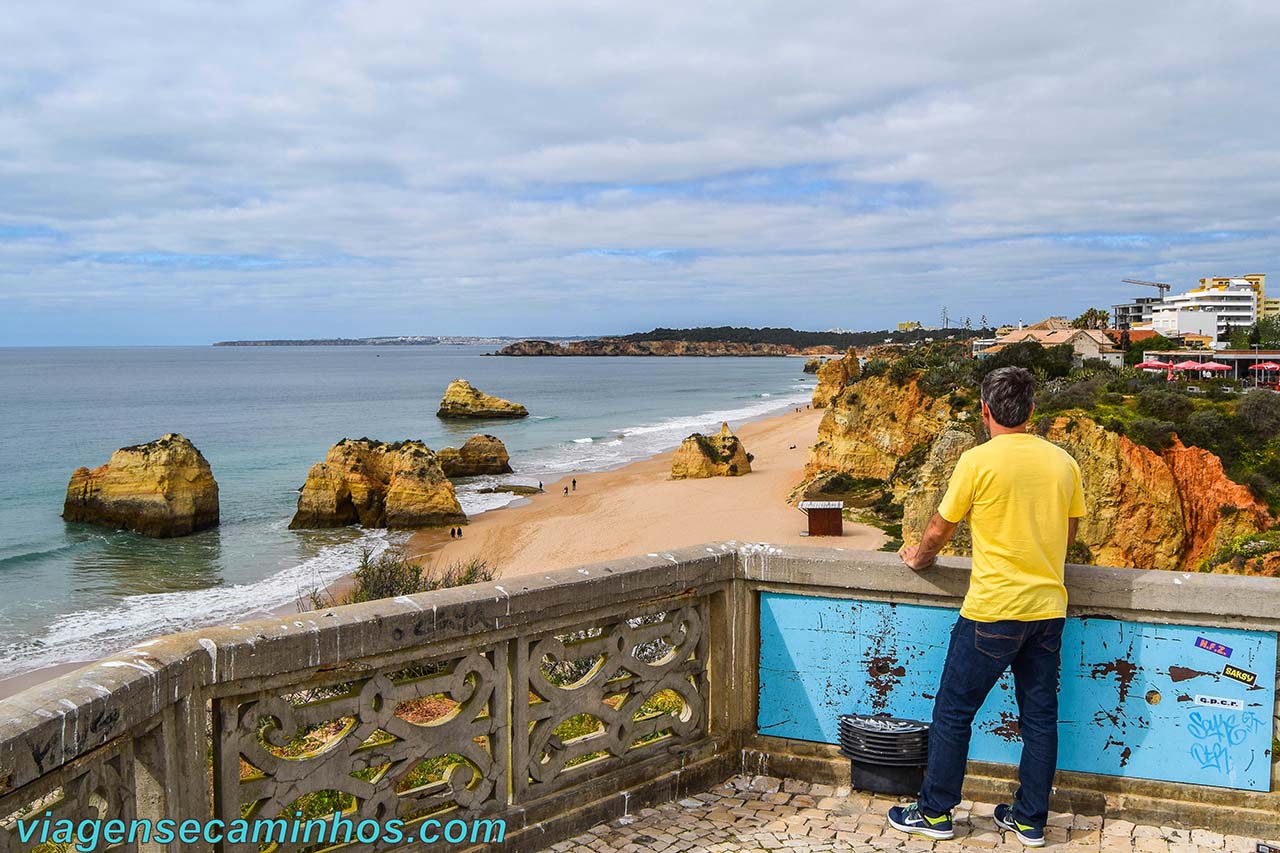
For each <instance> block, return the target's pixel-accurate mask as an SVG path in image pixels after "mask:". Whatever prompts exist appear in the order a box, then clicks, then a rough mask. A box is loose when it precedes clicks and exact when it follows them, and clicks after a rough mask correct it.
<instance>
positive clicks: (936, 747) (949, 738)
mask: <svg viewBox="0 0 1280 853" xmlns="http://www.w3.org/2000/svg"><path fill="white" fill-rule="evenodd" d="M1065 621H1066V620H1064V619H1043V620H1040V621H1037V622H1015V621H1005V622H974V621H973V620H972V619H966V618H965V617H963V616H961V617H959V619H958V620H957V621H956V624H955V627H954V628H952V629H951V645H950V646H949V647H948V649H947V662H946V664H945V665H944V666H943V668H942V683H941V685H940V686H939V687H938V696H937V699H936V700H935V701H934V704H933V725H932V727H931V728H930V729H929V769H928V770H927V771H926V773H925V779H924V786H923V787H921V789H920V808H921V810H922V811H924V813H925V814H927V815H930V816H932V817H936V816H938V815H941V814H944V813H946V812H949V811H951V809H953V808H954V807H955V806H956V804H957V803H959V802H960V786H961V785H962V784H963V783H964V771H965V763H966V762H967V761H968V760H969V736H970V733H971V731H972V728H973V717H974V715H975V714H977V713H978V708H980V707H981V706H982V703H983V702H984V701H986V698H987V694H988V693H990V692H991V688H993V687H995V684H996V681H998V680H999V678H1000V676H1001V674H1002V673H1004V671H1005V670H1006V669H1009V668H1012V669H1013V684H1014V693H1015V695H1016V697H1017V700H1018V729H1019V732H1020V733H1021V735H1022V761H1021V762H1020V763H1019V764H1018V782H1019V788H1018V793H1017V795H1016V796H1015V797H1014V800H1013V814H1014V818H1015V819H1016V820H1018V821H1019V822H1021V823H1024V824H1028V825H1030V826H1035V827H1041V828H1043V827H1044V825H1045V822H1046V821H1047V820H1048V818H1049V790H1050V789H1051V788H1052V787H1053V774H1054V772H1055V771H1056V770H1057V766H1058V676H1059V672H1060V670H1061V668H1062V662H1061V655H1060V652H1061V650H1062V626H1063V624H1064V622H1065Z"/></svg>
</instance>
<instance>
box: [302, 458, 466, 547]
mask: <svg viewBox="0 0 1280 853" xmlns="http://www.w3.org/2000/svg"><path fill="white" fill-rule="evenodd" d="M463 521H466V516H465V515H464V514H463V512H462V507H461V506H460V505H459V504H458V497H457V495H456V494H455V493H454V490H453V484H452V483H450V482H449V478H448V477H446V476H445V474H444V471H443V470H441V467H440V461H439V459H438V458H437V457H436V454H434V453H432V452H431V450H430V448H428V447H427V446H426V445H424V444H423V443H422V442H420V441H403V442H396V443H395V444H384V443H383V442H381V441H373V440H371V439H368V438H360V439H347V438H344V439H343V440H342V441H339V442H338V443H337V444H335V445H334V446H333V447H331V448H329V453H328V455H327V456H326V457H325V460H324V461H323V462H321V463H319V464H316V465H313V466H312V467H311V471H310V472H309V473H308V474H307V482H306V484H305V485H304V486H303V487H302V493H301V494H300V495H299V496H298V511H297V512H296V513H295V514H294V516H293V521H291V522H290V523H289V527H290V528H291V529H298V528H314V527H343V526H346V525H348V524H360V525H362V526H364V527H391V528H413V527H431V526H434V525H440V524H458V523H460V522H463Z"/></svg>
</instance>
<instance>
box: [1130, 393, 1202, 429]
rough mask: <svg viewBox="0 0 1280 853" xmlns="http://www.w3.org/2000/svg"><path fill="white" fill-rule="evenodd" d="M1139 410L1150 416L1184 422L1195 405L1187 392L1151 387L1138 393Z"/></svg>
mask: <svg viewBox="0 0 1280 853" xmlns="http://www.w3.org/2000/svg"><path fill="white" fill-rule="evenodd" d="M1137 405H1138V411H1139V412H1141V413H1142V414H1144V415H1146V416H1147V417H1150V418H1157V419H1159V420H1163V421H1173V422H1174V423H1182V421H1184V420H1186V419H1187V416H1188V415H1190V414H1191V411H1192V409H1194V408H1195V406H1194V405H1193V404H1192V403H1191V400H1190V398H1188V397H1187V395H1185V394H1178V393H1176V392H1174V391H1164V390H1161V389H1158V388H1149V389H1147V390H1146V391H1143V392H1142V393H1141V394H1139V395H1138V403H1137Z"/></svg>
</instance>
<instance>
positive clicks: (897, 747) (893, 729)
mask: <svg viewBox="0 0 1280 853" xmlns="http://www.w3.org/2000/svg"><path fill="white" fill-rule="evenodd" d="M840 754H841V755H843V756H845V757H846V758H848V759H849V784H850V785H852V786H853V787H854V788H855V789H857V790H861V791H873V792H875V793H877V794H892V795H894V796H911V795H914V794H918V793H919V792H920V786H921V785H922V784H923V783H924V771H925V767H926V766H927V765H928V764H929V725H928V724H927V723H922V722H920V721H919V720H904V719H901V718H898V717H890V716H888V715H887V714H876V715H866V714H841V715H840Z"/></svg>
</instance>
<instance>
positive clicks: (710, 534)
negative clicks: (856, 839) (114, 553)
mask: <svg viewBox="0 0 1280 853" xmlns="http://www.w3.org/2000/svg"><path fill="white" fill-rule="evenodd" d="M822 414H823V412H822V410H820V409H804V408H802V409H801V410H800V411H799V412H795V411H785V412H782V413H774V414H769V415H765V416H763V417H760V418H757V419H755V420H749V421H744V422H742V423H741V424H740V425H738V426H736V427H735V425H734V424H730V427H733V428H735V432H736V433H737V435H738V436H739V438H741V439H742V441H743V444H744V445H745V446H746V448H747V450H749V451H750V452H751V453H753V454H754V455H755V460H754V461H753V462H752V473H750V474H747V475H745V476H742V477H716V478H711V479H706V480H671V479H669V473H670V466H671V457H672V455H673V454H674V452H675V451H674V449H672V450H666V451H663V452H661V453H658V454H655V455H653V456H649V457H645V458H643V459H638V460H634V461H631V462H626V463H623V464H621V465H619V466H616V467H613V468H609V469H605V470H601V471H585V472H568V473H566V474H564V475H562V476H560V477H559V478H558V479H556V480H547V481H545V482H544V487H545V491H544V492H543V493H541V494H537V495H532V496H528V497H519V498H517V499H516V500H514V501H512V502H511V503H508V504H504V505H503V506H500V507H496V508H494V509H491V510H486V511H485V512H482V513H480V514H478V515H476V516H474V517H473V518H472V519H471V520H470V521H468V523H467V524H465V525H463V531H464V534H463V538H462V539H460V540H452V539H450V538H449V537H448V535H447V533H446V531H445V529H443V528H440V529H429V530H421V531H418V532H415V533H413V534H412V535H411V536H410V538H409V541H408V543H407V544H406V546H405V550H406V553H408V555H409V556H410V557H411V558H413V559H417V560H420V561H421V562H422V565H423V566H424V567H426V568H428V569H434V568H437V567H440V566H444V565H448V564H449V563H452V562H455V561H459V560H469V559H473V558H482V559H488V561H489V562H490V563H491V564H493V565H495V566H496V567H497V568H498V569H499V573H500V576H501V577H518V576H520V575H523V574H529V573H531V572H535V571H545V570H548V569H553V568H563V567H567V566H573V565H581V564H584V563H593V562H603V561H607V560H611V559H618V558H621V557H624V556H634V555H636V554H644V553H650V552H654V551H658V552H661V551H667V550H670V549H672V548H679V547H683V546H686V545H697V544H701V543H703V542H712V541H723V540H737V541H740V542H770V543H771V544H777V545H788V544H790V545H800V544H811V543H809V540H808V538H807V537H805V536H801V530H802V529H803V527H804V517H803V515H802V514H801V513H800V511H799V510H797V509H796V508H795V507H793V506H791V505H789V504H787V502H786V498H787V495H788V493H789V492H790V491H791V489H792V487H794V486H795V484H796V483H797V482H799V481H800V479H801V477H802V476H803V470H804V464H805V460H806V459H807V457H808V450H809V447H810V446H811V445H812V444H813V441H814V440H815V437H816V435H817V427H818V422H819V421H820V420H821V418H822ZM792 445H794V447H792ZM511 476H512V477H515V478H519V477H521V475H520V474H519V473H518V472H517V473H516V474H513V475H511ZM575 478H576V479H577V481H578V488H577V489H576V490H574V489H572V487H571V488H570V493H569V495H568V496H566V495H564V494H563V488H564V487H565V486H566V485H570V486H571V481H572V480H573V479H575ZM525 479H527V477H526V478H525ZM599 530H607V531H608V532H609V535H608V537H599V536H594V535H592V534H593V533H594V532H596V531H599ZM831 541H832V544H835V541H834V540H831ZM884 541H885V535H884V534H883V533H882V532H881V531H879V530H877V529H875V528H872V527H868V526H866V525H861V524H857V523H846V525H845V535H844V536H843V537H842V538H841V539H840V540H839V546H840V547H846V548H868V549H872V550H874V549H876V548H878V547H880V545H881V544H882V543H883V542H884ZM823 542H824V543H825V542H826V540H823ZM350 578H351V575H350V574H349V573H348V574H346V575H344V576H343V577H341V578H339V579H338V580H336V581H333V582H332V583H330V584H328V585H327V587H325V591H326V592H328V593H330V594H340V593H341V592H342V591H343V590H344V589H345V588H347V586H348V585H349V584H350ZM268 612H269V613H270V614H271V615H281V614H288V615H292V614H295V613H297V612H298V611H297V605H296V604H295V603H294V602H288V603H285V604H282V605H280V606H278V607H275V608H272V609H271V610H270V611H268ZM93 663H94V661H69V662H66V663H60V664H55V665H53V666H46V667H41V668H38V669H33V670H30V671H28V672H23V673H18V674H16V675H11V676H7V677H4V678H0V700H3V699H7V698H9V697H11V696H13V695H15V694H17V693H20V692H21V691H23V690H26V689H28V688H30V687H34V686H36V685H38V684H41V683H44V682H46V681H49V680H51V679H54V678H56V677H58V676H60V675H64V674H66V673H69V672H73V671H75V670H77V669H81V668H83V667H86V666H89V665H91V664H93Z"/></svg>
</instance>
